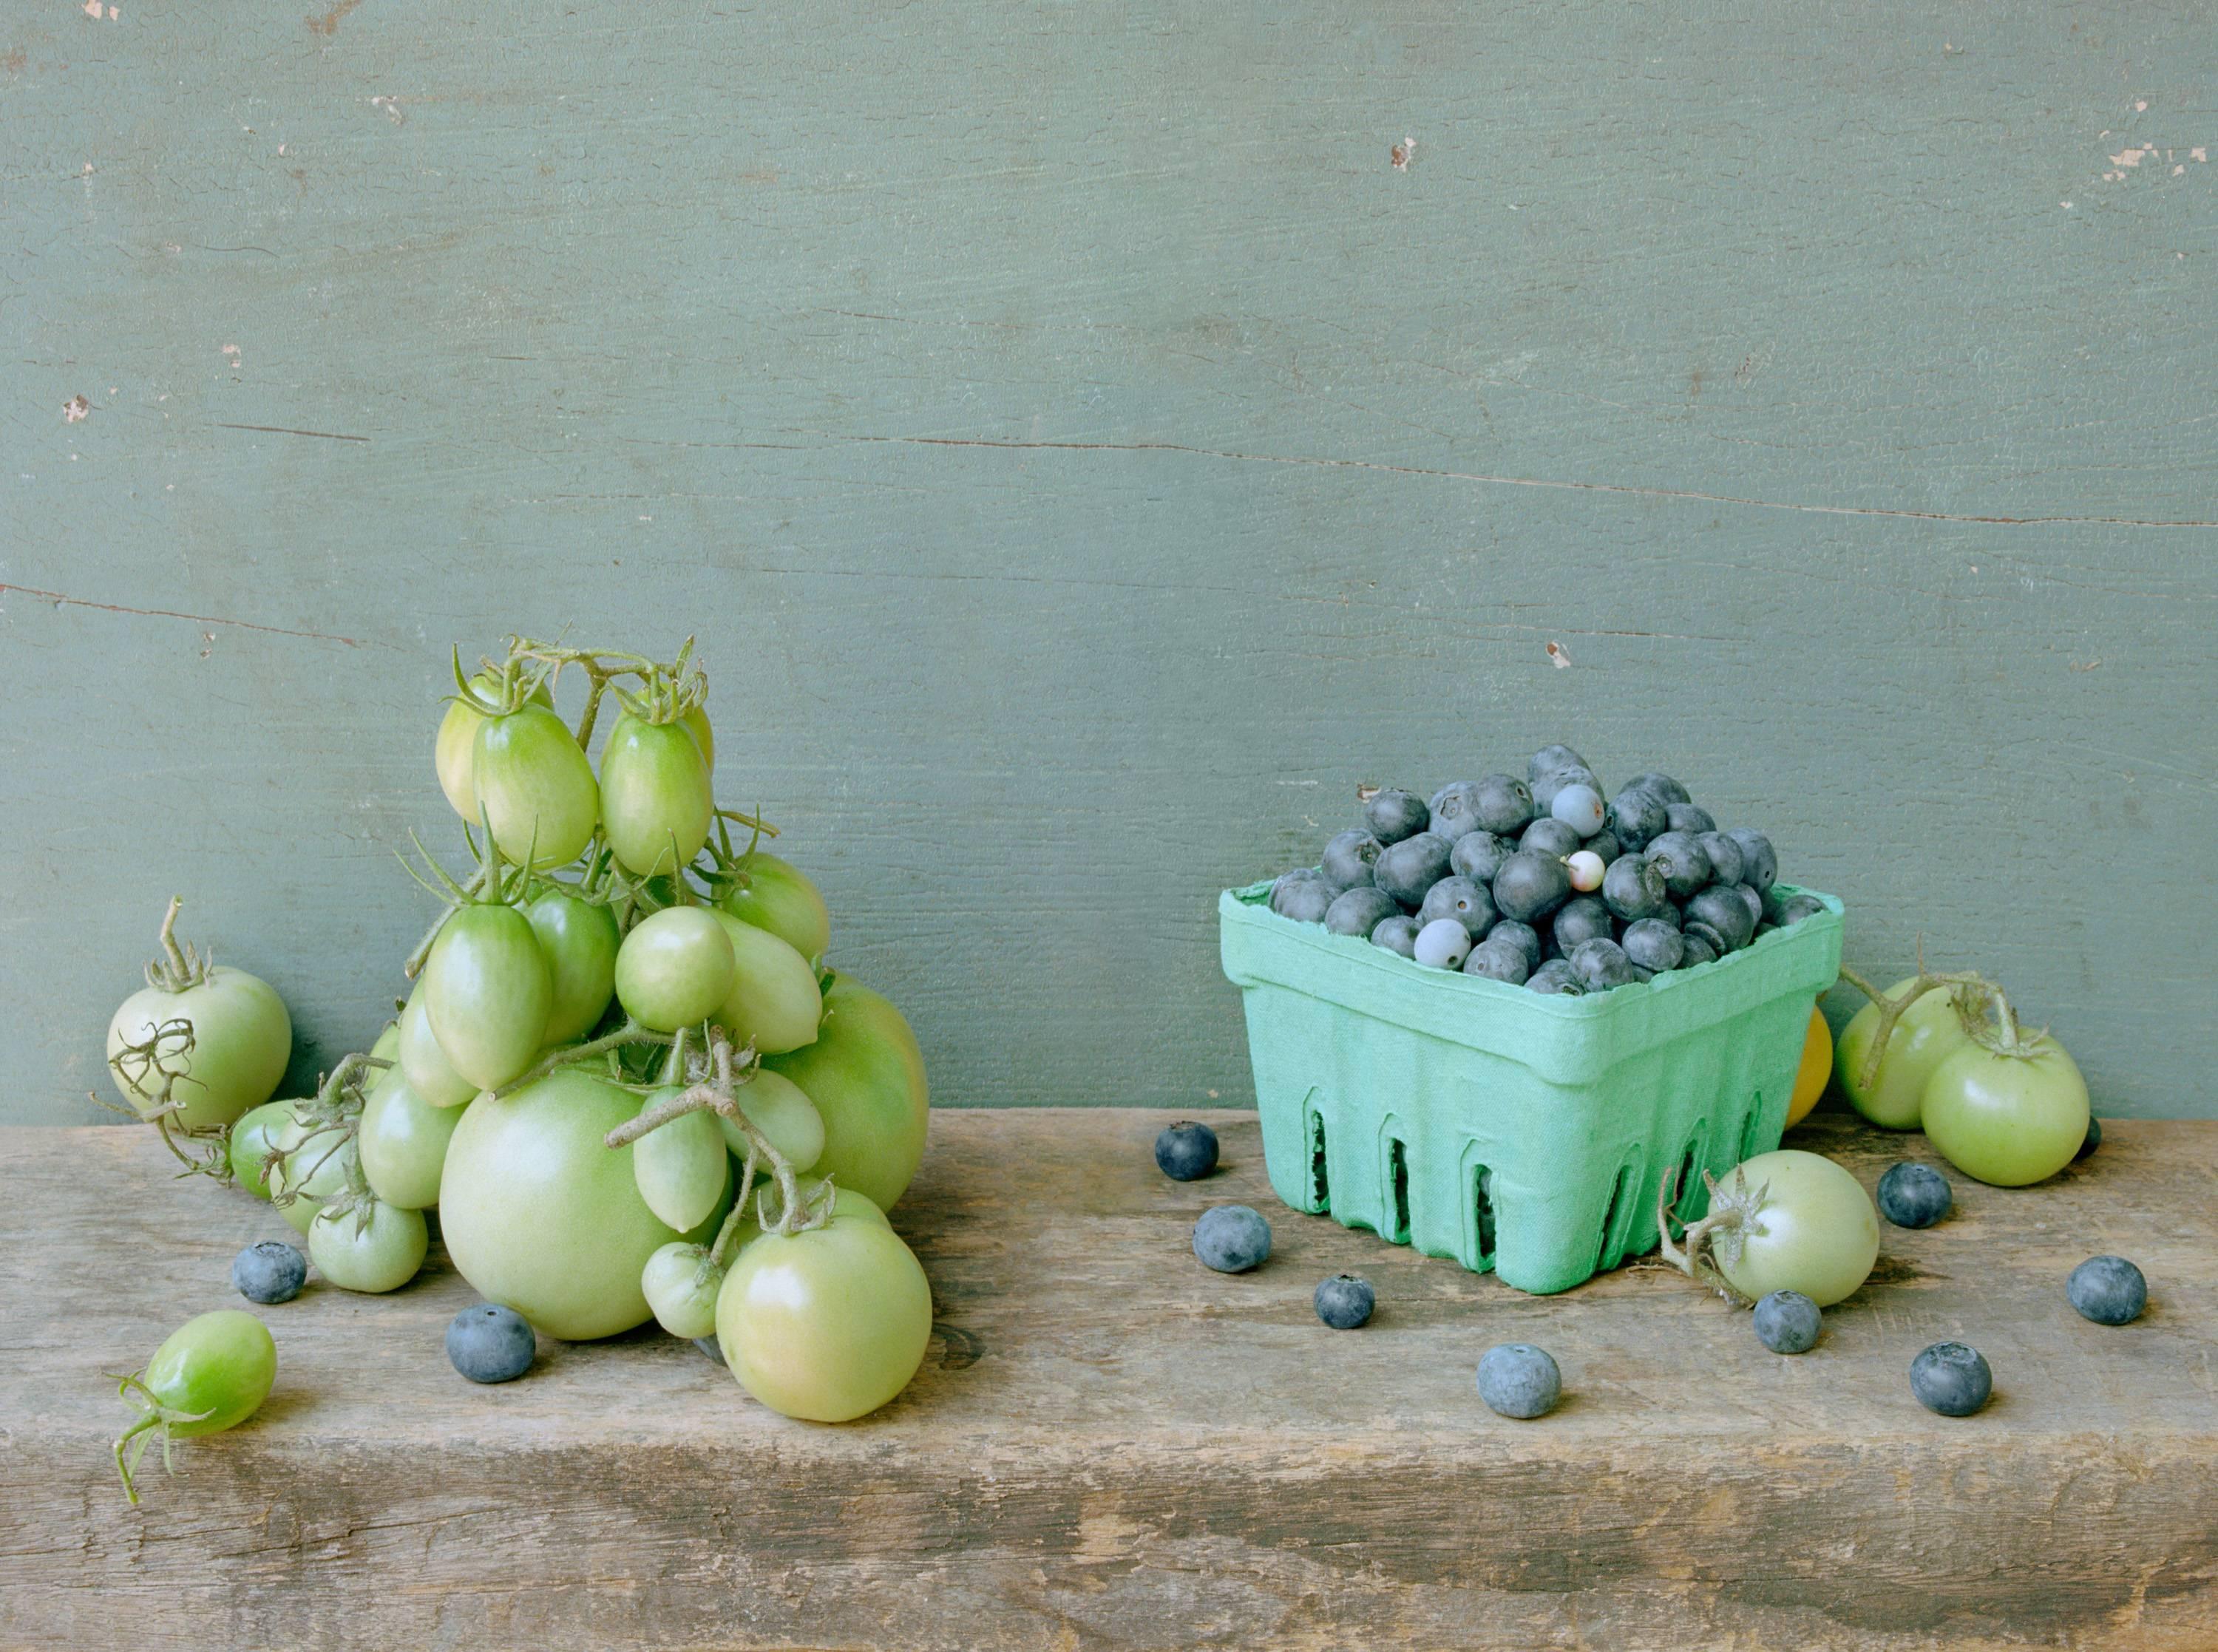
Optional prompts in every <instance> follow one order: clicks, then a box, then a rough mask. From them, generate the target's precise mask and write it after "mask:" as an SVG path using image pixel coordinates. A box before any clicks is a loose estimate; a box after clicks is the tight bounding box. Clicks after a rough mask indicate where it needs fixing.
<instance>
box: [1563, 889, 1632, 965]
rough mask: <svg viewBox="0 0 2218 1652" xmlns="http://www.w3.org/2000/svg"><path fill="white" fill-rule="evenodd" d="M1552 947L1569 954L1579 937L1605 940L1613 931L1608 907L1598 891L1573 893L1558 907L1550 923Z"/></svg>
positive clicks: (1585, 939)
mask: <svg viewBox="0 0 2218 1652" xmlns="http://www.w3.org/2000/svg"><path fill="white" fill-rule="evenodd" d="M1551 928H1552V932H1553V934H1554V936H1555V940H1556V950H1557V951H1558V952H1560V953H1562V954H1563V955H1564V956H1565V957H1567V958H1568V957H1570V956H1571V954H1572V952H1574V951H1575V950H1577V947H1578V944H1579V943H1580V942H1582V941H1596V940H1601V941H1607V940H1610V939H1612V938H1614V936H1615V935H1616V931H1615V930H1614V929H1613V928H1612V927H1611V925H1610V919H1609V908H1608V906H1604V905H1602V899H1601V897H1600V896H1598V895H1591V894H1579V895H1573V896H1572V897H1571V899H1570V900H1566V901H1565V902H1564V904H1563V906H1561V907H1560V908H1558V911H1557V913H1556V916H1555V920H1554V922H1553V924H1552V925H1551Z"/></svg>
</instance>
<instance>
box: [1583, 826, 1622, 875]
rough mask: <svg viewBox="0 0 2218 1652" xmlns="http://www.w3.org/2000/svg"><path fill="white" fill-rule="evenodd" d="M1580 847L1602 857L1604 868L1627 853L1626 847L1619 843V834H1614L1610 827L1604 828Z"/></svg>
mask: <svg viewBox="0 0 2218 1652" xmlns="http://www.w3.org/2000/svg"><path fill="white" fill-rule="evenodd" d="M1579 847H1580V848H1582V849H1586V850H1590V851H1593V852H1594V853H1595V854H1597V855H1599V856H1601V857H1602V864H1603V865H1604V866H1607V865H1608V864H1609V863H1610V862H1612V861H1614V860H1615V859H1616V858H1617V857H1619V856H1620V855H1622V854H1623V853H1624V852H1625V845H1623V844H1621V843H1620V842H1618V840H1617V833H1615V832H1612V831H1611V830H1610V829H1609V828H1608V826H1604V827H1603V828H1602V830H1601V831H1599V832H1595V834H1594V836H1593V837H1591V838H1588V839H1587V840H1586V841H1585V842H1584V843H1583V844H1581V845H1579Z"/></svg>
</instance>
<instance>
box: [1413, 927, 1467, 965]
mask: <svg viewBox="0 0 2218 1652" xmlns="http://www.w3.org/2000/svg"><path fill="white" fill-rule="evenodd" d="M1469 956H1471V931H1469V930H1467V929H1465V927H1464V926H1463V925H1462V924H1461V923H1459V922H1458V921H1457V920H1456V919H1453V918H1435V919H1433V921H1432V922H1431V923H1429V924H1428V925H1425V926H1424V928H1422V929H1421V930H1419V931H1417V950H1416V959H1417V962H1419V963H1422V964H1427V965H1429V966H1430V967H1431V968H1434V969H1460V968H1463V961H1464V960H1465V958H1467V957H1469Z"/></svg>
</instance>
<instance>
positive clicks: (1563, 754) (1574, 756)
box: [1525, 746, 1587, 780]
mask: <svg viewBox="0 0 2218 1652" xmlns="http://www.w3.org/2000/svg"><path fill="white" fill-rule="evenodd" d="M1586 766H1587V760H1586V759H1585V758H1583V757H1581V756H1580V755H1579V754H1578V753H1577V752H1574V751H1573V750H1571V747H1570V746H1542V747H1541V748H1540V750H1539V751H1537V752H1533V756H1532V758H1531V759H1530V760H1529V761H1528V762H1527V764H1525V778H1526V779H1527V780H1538V779H1539V778H1540V777H1541V776H1542V775H1545V774H1552V773H1554V772H1555V771H1556V770H1558V769H1583V768H1585V767H1586Z"/></svg>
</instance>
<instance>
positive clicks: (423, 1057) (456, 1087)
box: [399, 981, 478, 1107]
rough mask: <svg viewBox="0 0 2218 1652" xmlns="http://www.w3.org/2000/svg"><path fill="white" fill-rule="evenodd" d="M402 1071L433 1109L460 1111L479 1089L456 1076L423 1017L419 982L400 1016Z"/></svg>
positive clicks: (435, 1035) (444, 1052) (414, 1089)
mask: <svg viewBox="0 0 2218 1652" xmlns="http://www.w3.org/2000/svg"><path fill="white" fill-rule="evenodd" d="M399 1060H400V1070H401V1071H402V1072H403V1073H406V1074H407V1075H408V1087H409V1088H410V1089H411V1090H413V1091H414V1092H416V1093H417V1094H418V1095H419V1096H421V1097H422V1098H424V1100H425V1101H427V1102H429V1103H431V1105H432V1106H434V1107H459V1106H461V1105H462V1104H463V1103H464V1102H466V1101H468V1099H469V1098H471V1097H473V1096H474V1095H476V1094H477V1092H478V1087H477V1086H475V1085H474V1084H472V1083H471V1082H470V1081H469V1080H468V1079H466V1078H464V1077H463V1076H462V1074H461V1073H457V1072H455V1064H454V1063H453V1062H452V1061H449V1060H448V1059H447V1052H446V1051H445V1050H443V1049H440V1048H439V1039H438V1035H437V1034H436V1033H434V1032H433V1031H432V1030H431V1017H430V1016H428V1015H427V1014H425V1013H424V987H423V983H422V982H420V981H419V982H418V983H417V987H416V991H415V992H414V993H412V994H411V995H410V997H409V999H408V1002H407V1004H406V1006H405V1007H403V1009H402V1010H401V1012H400V1056H399Z"/></svg>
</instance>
